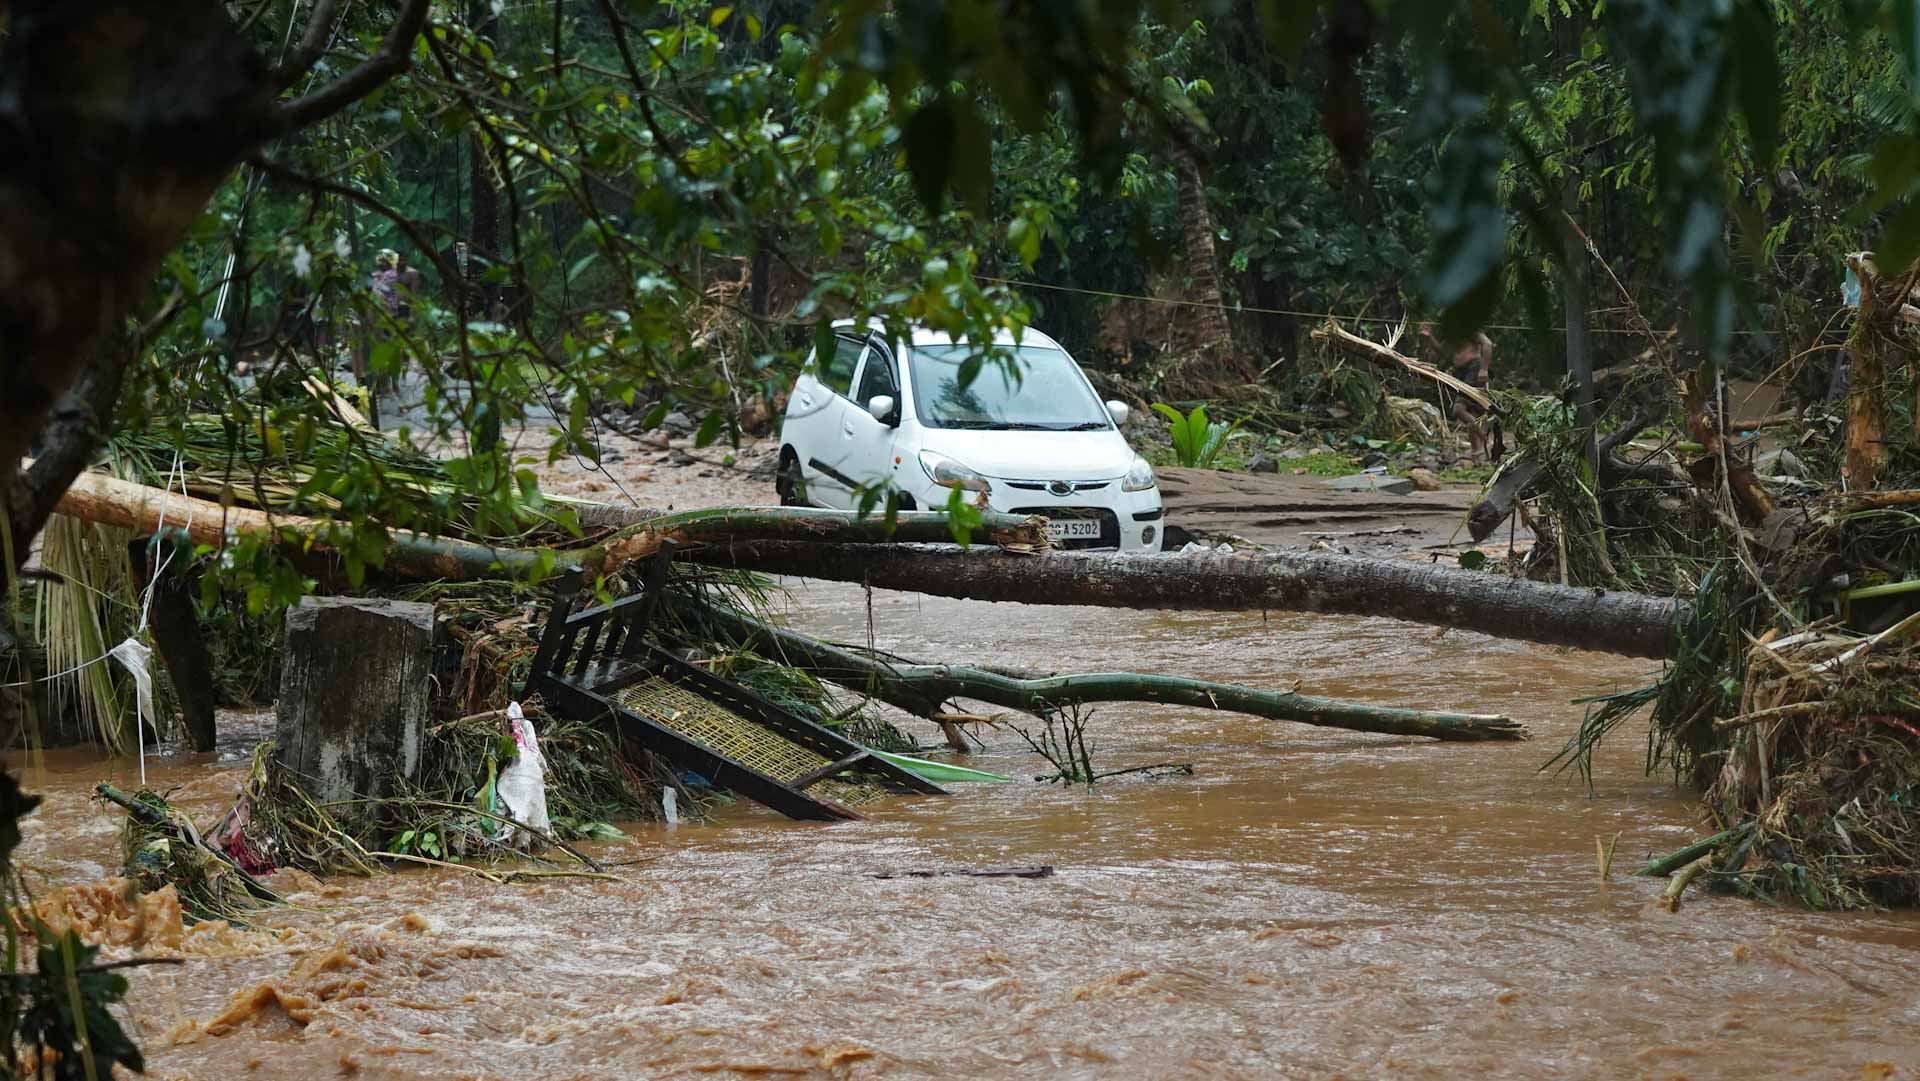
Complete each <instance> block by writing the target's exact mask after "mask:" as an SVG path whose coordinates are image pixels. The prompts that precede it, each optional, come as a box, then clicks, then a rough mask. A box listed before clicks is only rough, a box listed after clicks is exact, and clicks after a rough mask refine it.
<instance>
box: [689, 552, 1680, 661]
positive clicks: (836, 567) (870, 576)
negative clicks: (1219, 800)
mask: <svg viewBox="0 0 1920 1081" xmlns="http://www.w3.org/2000/svg"><path fill="white" fill-rule="evenodd" d="M683 558H686V559H690V560H692V561H694V562H699V563H707V564H712V565H716V566H729V567H739V568H743V569H747V570H756V571H763V572H766V573H770V574H791V575H797V576H801V577H807V578H825V579H830V580H834V581H841V582H864V583H867V584H869V585H872V586H875V587H878V588H881V589H898V590H904V591H908V592H915V593H926V594H931V595H934V596H941V597H962V598H967V599H971V600H983V601H1017V602H1020V603H1024V604H1081V605H1095V606H1100V607H1108V608H1152V609H1178V610H1197V611H1305V612H1327V613H1333V614H1340V615H1357V616H1384V617H1387V618H1390V619H1402V620H1408V621H1411V622H1416V623H1428V624H1434V625H1438V626H1443V627H1455V628H1458V629H1460V630H1469V631H1478V632H1480V633H1482V634H1490V635H1494V636H1497V637H1502V638H1518V639H1523V640H1526V641H1532V642H1541V643H1545V644H1547V645H1561V646H1575V647H1578V648H1581V649H1592V650H1600V651H1603V652H1608V653H1619V654H1623V655H1626V656H1630V657H1665V656H1667V654H1668V651H1669V650H1670V649H1671V646H1672V631H1673V627H1674V622H1675V620H1676V619H1677V618H1678V617H1679V616H1680V615H1682V614H1683V613H1684V612H1685V610H1686V609H1685V605H1684V604H1683V603H1682V602H1680V601H1676V600H1672V599H1667V598H1660V597H1648V596H1643V595H1640V594H1637V593H1609V592H1607V591H1605V590H1601V589H1581V588H1572V587H1567V586H1555V585H1546V584H1543V583H1540V582H1531V581H1527V580H1525V579H1518V578H1508V577H1505V576H1502V575H1495V574H1479V573H1474V572H1469V571H1460V570H1451V569H1447V568H1443V567H1436V566H1431V565H1427V564H1421V563H1412V562H1407V561H1403V560H1387V559H1362V558H1359V557H1356V556H1343V555H1334V554H1331V553H1324V552H1273V553H1268V554H1265V555H1235V554H1222V553H1208V554H1203V555H1195V556H1188V557H1181V558H1170V557H1166V556H1127V555H1113V554H1104V553H1091V552H1041V553H1034V554H1016V553H1006V552H993V551H977V550H976V551H967V550H963V549H960V548H957V547H951V546H939V547H931V546H930V547H889V548H879V547H871V546H861V545H847V544H809V543H795V542H783V541H756V542H741V543H736V544H728V545H716V546H712V547H706V548H696V549H693V550H690V551H688V552H686V553H685V554H684V556H683Z"/></svg>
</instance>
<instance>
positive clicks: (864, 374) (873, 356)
mask: <svg viewBox="0 0 1920 1081" xmlns="http://www.w3.org/2000/svg"><path fill="white" fill-rule="evenodd" d="M876 394H891V395H893V396H894V398H895V400H898V399H899V397H900V380H899V379H898V378H897V377H895V375H894V374H893V358H892V357H890V356H888V355H887V353H886V351H885V350H883V349H879V348H875V349H874V350H873V351H872V352H870V353H868V354H867V366H866V367H865V368H863V369H861V371H860V392H859V393H858V394H855V395H854V396H853V400H854V401H856V402H859V403H860V404H861V405H865V404H867V403H868V402H870V401H872V400H873V398H874V395H876Z"/></svg>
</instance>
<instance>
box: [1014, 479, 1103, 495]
mask: <svg viewBox="0 0 1920 1081" xmlns="http://www.w3.org/2000/svg"><path fill="white" fill-rule="evenodd" d="M1061 483H1063V484H1066V485H1067V487H1068V491H1069V493H1072V492H1097V491H1099V490H1100V489H1102V488H1105V487H1106V486H1107V485H1109V484H1112V483H1113V482H1112V481H1110V480H1076V481H1062V482H1061ZM1051 484H1053V482H1052V481H1050V480H1010V481H1007V487H1009V488H1019V489H1021V490H1023V491H1028V492H1044V491H1047V490H1048V486H1049V485H1051Z"/></svg>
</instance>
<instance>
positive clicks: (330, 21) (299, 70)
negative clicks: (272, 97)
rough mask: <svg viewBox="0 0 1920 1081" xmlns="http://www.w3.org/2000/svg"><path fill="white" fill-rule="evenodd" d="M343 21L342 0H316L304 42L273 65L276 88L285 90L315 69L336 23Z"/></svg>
mask: <svg viewBox="0 0 1920 1081" xmlns="http://www.w3.org/2000/svg"><path fill="white" fill-rule="evenodd" d="M339 21H340V0H315V3H314V5H313V14H312V15H311V16H309V17H308V19H307V32H306V33H305V34H304V35H302V36H301V38H300V44H299V45H298V46H297V47H295V49H294V50H293V52H292V53H290V54H288V56H287V58H286V60H284V61H282V62H281V64H280V66H279V67H276V68H274V69H273V75H272V79H273V85H274V87H275V89H278V90H285V89H286V88H287V87H290V86H292V85H293V84H294V82H295V81H297V80H298V79H299V78H300V77H301V76H302V75H305V74H306V73H307V72H309V71H312V70H313V66H314V65H315V64H317V63H319V62H320V54H322V53H324V52H326V51H327V42H328V41H329V40H331V39H332V37H333V28H334V24H335V23H337V22H339Z"/></svg>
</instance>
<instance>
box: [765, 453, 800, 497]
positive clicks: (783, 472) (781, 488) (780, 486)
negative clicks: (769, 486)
mask: <svg viewBox="0 0 1920 1081" xmlns="http://www.w3.org/2000/svg"><path fill="white" fill-rule="evenodd" d="M773 490H774V491H776V492H778V493H780V505H781V506H783V507H804V506H806V505H807V501H806V499H805V498H804V495H803V493H804V492H805V491H806V480H805V478H803V477H802V476H801V475H800V459H799V457H798V456H797V455H795V454H794V453H793V452H792V451H788V452H787V453H785V454H782V455H781V456H780V469H779V471H778V472H776V473H774V475H773Z"/></svg>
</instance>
